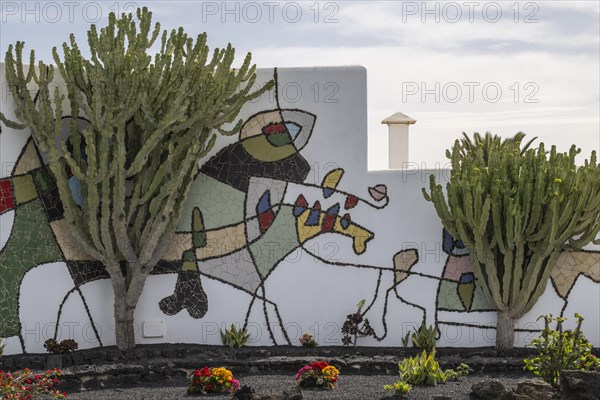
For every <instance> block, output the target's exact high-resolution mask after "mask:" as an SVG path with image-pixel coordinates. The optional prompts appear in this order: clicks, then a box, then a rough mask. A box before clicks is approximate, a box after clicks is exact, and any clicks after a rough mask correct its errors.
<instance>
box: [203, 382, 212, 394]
mask: <svg viewBox="0 0 600 400" xmlns="http://www.w3.org/2000/svg"><path fill="white" fill-rule="evenodd" d="M205 388H206V391H207V392H210V391H211V390H213V385H211V384H210V383H209V384H207V385H206V386H205Z"/></svg>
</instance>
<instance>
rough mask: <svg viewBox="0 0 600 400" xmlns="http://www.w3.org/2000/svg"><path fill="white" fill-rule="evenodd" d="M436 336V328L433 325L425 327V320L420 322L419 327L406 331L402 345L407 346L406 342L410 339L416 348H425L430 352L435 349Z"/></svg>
mask: <svg viewBox="0 0 600 400" xmlns="http://www.w3.org/2000/svg"><path fill="white" fill-rule="evenodd" d="M437 338H438V330H437V328H436V327H435V326H434V325H431V326H430V327H427V325H425V321H423V323H422V324H421V326H420V327H419V329H417V330H415V331H414V332H412V334H411V332H408V333H407V334H406V336H404V338H403V339H402V344H403V345H404V347H408V343H409V342H410V341H412V344H413V346H415V347H416V348H418V349H421V350H425V351H427V352H428V353H431V352H432V351H433V350H434V349H435V343H436V342H437Z"/></svg>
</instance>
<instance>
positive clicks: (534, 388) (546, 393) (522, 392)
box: [515, 379, 559, 400]
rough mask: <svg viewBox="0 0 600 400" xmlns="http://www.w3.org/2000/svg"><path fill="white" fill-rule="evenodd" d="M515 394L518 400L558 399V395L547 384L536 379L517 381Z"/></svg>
mask: <svg viewBox="0 0 600 400" xmlns="http://www.w3.org/2000/svg"><path fill="white" fill-rule="evenodd" d="M515 394H516V397H517V399H518V400H554V399H558V398H559V395H558V393H557V392H556V391H555V390H554V388H553V387H552V386H551V385H550V384H549V383H546V382H544V381H541V380H536V379H526V380H523V381H519V382H518V383H517V390H516V391H515Z"/></svg>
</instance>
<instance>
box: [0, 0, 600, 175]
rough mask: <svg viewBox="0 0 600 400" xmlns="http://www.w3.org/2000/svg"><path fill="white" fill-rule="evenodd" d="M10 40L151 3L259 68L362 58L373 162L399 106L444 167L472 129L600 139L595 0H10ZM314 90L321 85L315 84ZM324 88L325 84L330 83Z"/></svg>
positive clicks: (422, 155) (45, 44)
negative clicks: (447, 157) (448, 151)
mask: <svg viewBox="0 0 600 400" xmlns="http://www.w3.org/2000/svg"><path fill="white" fill-rule="evenodd" d="M0 3H1V15H0V18H1V19H0V23H1V25H0V51H1V52H2V53H1V54H2V59H3V58H4V53H5V52H6V49H7V48H8V45H9V44H10V43H14V42H15V41H17V40H24V41H25V42H26V44H27V48H28V49H31V48H33V49H35V50H36V54H37V55H38V57H39V58H42V59H44V60H45V61H50V49H51V46H54V45H58V44H60V43H62V42H63V41H64V40H65V39H66V38H67V37H68V34H69V33H71V32H73V33H75V34H76V36H77V37H78V38H79V39H80V40H79V42H80V44H83V43H84V42H85V35H86V31H87V29H88V27H89V24H90V23H93V22H95V23H97V24H98V25H103V24H104V23H105V21H106V18H107V15H108V13H109V12H110V11H119V12H123V11H128V12H129V11H132V9H133V8H134V7H135V6H143V5H147V6H149V7H150V8H151V10H152V11H153V13H154V16H155V19H156V20H158V21H160V22H161V24H162V26H163V28H176V27H179V26H183V27H184V28H185V29H186V31H188V32H190V33H193V34H196V33H200V32H204V31H206V32H207V33H208V37H209V43H210V44H211V46H219V47H221V46H224V45H226V44H227V43H228V42H231V43H232V44H234V46H235V47H236V49H237V50H238V51H239V54H244V53H245V52H247V51H252V53H253V56H254V61H255V62H256V63H257V64H258V66H259V67H274V66H280V67H287V66H335V65H362V66H365V67H366V68H367V71H368V108H369V110H368V111H369V132H368V133H367V132H364V133H363V132H357V133H356V134H368V135H369V150H368V151H369V167H370V168H371V169H384V168H386V165H387V128H386V127H385V126H384V125H381V124H380V122H381V120H382V119H384V118H385V117H387V116H389V115H390V114H393V113H394V112H396V111H401V112H403V113H405V114H407V115H409V116H411V117H413V118H415V119H417V123H416V125H413V126H411V129H410V135H411V143H410V156H409V157H410V160H411V161H414V162H416V163H418V164H420V165H421V166H423V167H427V168H435V167H436V166H437V165H443V164H445V163H446V160H445V158H444V149H446V148H447V147H449V146H451V144H452V142H453V141H454V139H455V138H457V137H458V136H459V135H460V133H461V132H462V131H466V132H468V133H472V132H474V131H479V132H485V131H492V132H494V133H498V134H501V135H512V134H514V133H515V132H517V131H524V132H525V133H527V134H528V135H531V136H538V137H540V139H541V140H543V141H544V142H546V143H547V144H550V143H553V144H557V145H558V146H559V147H560V148H563V149H565V150H566V149H567V148H568V147H569V146H570V145H571V144H572V143H575V144H577V145H578V146H580V147H582V149H583V151H584V154H586V153H587V155H588V156H589V153H590V152H591V151H592V150H597V149H599V148H600V22H599V21H600V2H598V1H595V0H592V1H581V2H572V1H564V2H561V1H535V2H527V1H523V2H515V1H496V2H482V1H464V2H463V1H457V2H437V1H436V2H433V1H432V2H421V1H415V2H412V1H410V2H399V1H369V2H367V1H329V2H327V1H321V2H317V1H306V2H304V1H299V2H284V1H256V2H227V3H225V2H221V1H216V2H212V1H211V2H200V1H129V2H116V1H112V0H109V1H102V2H100V1H98V2H85V1H83V2H76V1H56V2H54V1H46V2H23V1H4V0H2V1H0ZM312 94H313V93H311V95H312ZM321 95H325V93H322V94H321Z"/></svg>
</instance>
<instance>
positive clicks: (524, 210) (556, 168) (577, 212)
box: [423, 133, 600, 349]
mask: <svg viewBox="0 0 600 400" xmlns="http://www.w3.org/2000/svg"><path fill="white" fill-rule="evenodd" d="M463 135H464V134H463ZM524 136H525V135H524V134H522V133H518V134H517V135H515V136H514V137H512V138H510V139H506V140H504V141H502V140H501V139H500V138H499V137H498V136H492V135H491V134H489V133H487V134H486V135H484V136H482V135H479V134H477V133H476V134H475V135H474V139H473V140H471V139H470V138H469V137H468V136H467V135H464V138H463V139H461V140H457V141H456V142H455V143H454V147H453V148H452V151H447V152H446V155H447V157H448V158H449V159H450V160H451V163H452V172H451V177H450V181H449V182H448V183H447V185H446V194H444V190H443V188H442V185H440V184H437V183H436V181H435V176H433V175H432V176H430V185H429V188H430V192H429V193H427V191H426V190H425V189H423V194H424V196H425V198H426V200H428V201H431V202H432V203H433V204H434V206H435V210H436V212H437V214H438V216H439V217H440V219H441V221H442V224H443V225H444V226H445V227H446V229H447V230H448V231H449V232H450V233H452V234H453V235H454V236H455V237H457V238H460V239H461V240H462V241H463V242H464V243H465V245H466V246H467V248H469V250H470V251H471V260H472V263H473V268H474V270H475V274H476V276H477V278H478V281H479V282H480V283H481V285H482V287H483V291H484V293H485V294H486V296H487V297H488V298H489V299H490V300H491V301H493V303H494V304H495V305H496V307H497V308H498V324H497V336H496V347H497V348H499V349H507V348H512V347H513V342H514V324H515V321H516V320H517V319H519V318H520V317H522V316H523V315H524V314H525V313H526V312H527V311H529V310H530V309H531V308H532V307H533V305H534V304H535V303H536V301H537V300H538V298H539V297H540V296H541V295H542V293H543V292H544V290H545V289H546V285H547V282H548V278H549V277H550V273H551V272H552V268H553V267H554V265H555V263H556V260H557V258H558V256H559V255H560V253H561V252H562V251H565V250H580V249H581V248H582V247H583V246H585V245H586V244H589V243H595V244H599V243H600V240H598V239H596V238H597V237H598V233H599V232H600V166H599V165H598V163H597V159H596V152H592V154H591V157H590V159H589V160H586V161H585V162H584V164H583V165H582V166H580V167H578V166H576V165H575V157H576V155H577V154H578V153H580V150H579V149H577V148H576V147H575V146H572V147H571V149H570V150H569V152H568V153H560V152H558V151H557V150H556V148H555V146H552V148H551V150H550V151H546V149H545V147H544V144H543V143H540V145H539V147H538V148H536V149H533V148H530V145H531V142H532V141H530V142H529V143H527V144H525V145H523V146H521V142H522V140H523V137H524Z"/></svg>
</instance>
